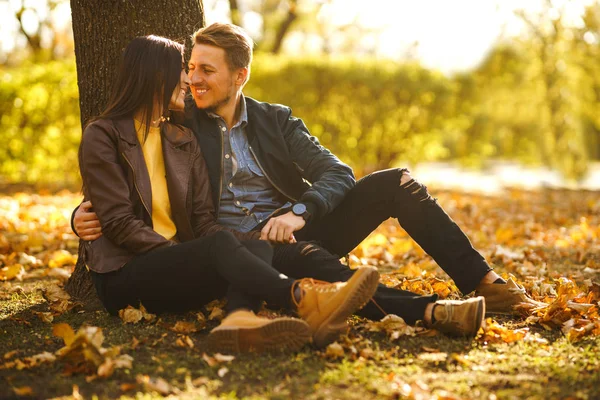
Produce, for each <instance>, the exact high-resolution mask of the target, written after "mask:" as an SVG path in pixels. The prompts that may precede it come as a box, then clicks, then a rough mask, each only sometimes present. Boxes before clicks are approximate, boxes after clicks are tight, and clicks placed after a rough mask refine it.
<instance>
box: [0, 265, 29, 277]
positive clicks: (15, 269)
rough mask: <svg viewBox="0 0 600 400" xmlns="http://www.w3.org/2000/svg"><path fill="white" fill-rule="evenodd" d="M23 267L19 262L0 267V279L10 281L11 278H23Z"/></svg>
mask: <svg viewBox="0 0 600 400" xmlns="http://www.w3.org/2000/svg"><path fill="white" fill-rule="evenodd" d="M24 275H25V268H23V266H22V265H21V264H14V265H9V266H6V267H3V268H0V281H10V280H13V279H18V280H23V276H24Z"/></svg>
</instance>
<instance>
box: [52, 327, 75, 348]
mask: <svg viewBox="0 0 600 400" xmlns="http://www.w3.org/2000/svg"><path fill="white" fill-rule="evenodd" d="M52 334H53V335H54V336H58V337H60V338H62V339H63V341H64V342H65V345H66V346H70V345H71V343H73V339H75V332H74V331H73V328H71V326H70V325H69V324H65V323H64V322H63V323H60V324H56V325H54V326H53V327H52Z"/></svg>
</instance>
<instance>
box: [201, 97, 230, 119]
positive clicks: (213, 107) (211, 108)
mask: <svg viewBox="0 0 600 400" xmlns="http://www.w3.org/2000/svg"><path fill="white" fill-rule="evenodd" d="M229 100H231V95H230V94H228V95H227V96H226V97H225V98H223V99H221V100H218V101H217V102H216V103H215V104H212V105H209V106H207V107H204V108H201V110H204V111H206V112H210V113H213V114H216V111H217V110H218V109H219V108H220V107H221V106H222V105H225V104H227V103H229Z"/></svg>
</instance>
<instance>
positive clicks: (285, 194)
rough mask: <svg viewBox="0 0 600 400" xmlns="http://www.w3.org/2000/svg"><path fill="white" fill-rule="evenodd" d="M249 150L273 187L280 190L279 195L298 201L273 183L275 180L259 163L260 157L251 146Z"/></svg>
mask: <svg viewBox="0 0 600 400" xmlns="http://www.w3.org/2000/svg"><path fill="white" fill-rule="evenodd" d="M248 148H249V149H250V153H252V155H253V156H254V159H255V160H256V163H257V164H258V167H259V168H260V169H261V171H262V172H263V174H265V178H267V180H268V181H269V182H270V183H271V185H273V187H274V188H275V189H277V190H279V193H281V194H283V195H284V196H285V197H287V198H288V199H292V200H294V201H298V199H296V198H295V197H294V196H289V195H288V194H287V193H286V192H284V191H283V190H281V188H280V187H279V186H277V185H276V184H275V182H273V180H272V179H271V178H270V177H269V175H268V174H267V171H265V169H264V168H263V167H262V165H261V163H260V161H258V157H256V153H254V150H253V149H252V146H250V145H249V146H248Z"/></svg>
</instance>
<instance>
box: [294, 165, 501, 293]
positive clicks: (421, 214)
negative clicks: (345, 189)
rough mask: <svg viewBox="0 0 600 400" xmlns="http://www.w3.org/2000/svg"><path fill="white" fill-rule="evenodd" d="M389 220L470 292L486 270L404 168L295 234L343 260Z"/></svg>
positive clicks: (369, 180)
mask: <svg viewBox="0 0 600 400" xmlns="http://www.w3.org/2000/svg"><path fill="white" fill-rule="evenodd" d="M390 217H394V218H397V219H398V222H399V223H400V225H401V226H402V228H404V230H406V232H407V233H408V234H409V235H410V236H411V237H412V238H413V239H414V240H415V241H416V242H417V243H418V244H419V245H420V246H421V247H422V248H423V250H425V252H427V254H429V255H430V256H431V257H433V259H434V260H435V261H436V262H437V263H438V264H439V265H440V267H441V268H442V269H443V270H444V271H446V273H448V275H450V277H451V278H452V279H454V282H455V283H456V285H457V287H458V288H459V289H460V290H461V291H462V292H463V293H465V294H466V293H470V292H472V291H473V290H475V288H476V287H477V286H478V285H479V284H480V283H481V282H482V279H483V278H484V277H485V276H486V275H487V274H488V273H489V272H490V271H491V268H490V266H489V265H488V264H487V262H486V261H485V259H484V258H483V256H481V254H479V253H478V252H477V251H476V250H475V249H474V248H473V246H472V245H471V242H470V241H469V239H468V238H467V236H466V235H465V234H464V233H463V232H462V231H461V229H460V228H459V227H458V225H456V223H455V222H454V221H453V220H452V219H451V218H450V217H449V216H448V214H446V213H445V212H444V210H443V209H442V208H441V207H440V205H439V204H438V203H437V200H436V199H434V198H432V197H431V196H430V195H429V193H428V192H427V188H426V187H425V186H424V185H422V184H420V183H419V182H417V181H415V180H414V179H412V178H411V177H410V175H408V171H407V170H406V169H389V170H385V171H379V172H375V173H373V174H370V175H368V176H366V177H364V178H362V179H361V180H359V181H358V182H357V184H356V186H355V187H354V188H353V189H352V191H350V193H348V195H347V196H346V198H345V199H344V200H343V202H342V203H341V204H340V205H339V206H338V207H336V209H335V210H334V211H332V212H331V213H330V214H328V215H326V216H325V217H323V218H322V219H321V220H319V221H314V222H313V223H311V224H310V225H309V226H307V227H306V228H304V229H303V230H302V231H300V232H298V233H297V235H296V237H297V238H298V240H317V241H319V242H320V243H322V245H323V247H325V248H326V249H327V250H329V251H331V252H333V253H335V254H338V255H344V254H347V253H348V252H349V251H351V250H352V249H353V248H354V247H356V246H357V245H358V244H359V243H360V242H361V241H362V240H363V239H364V238H365V237H366V236H367V235H368V234H370V233H371V232H372V231H373V230H374V229H375V228H376V227H377V226H379V225H380V224H381V223H382V222H383V221H385V220H386V219H388V218H390Z"/></svg>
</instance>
